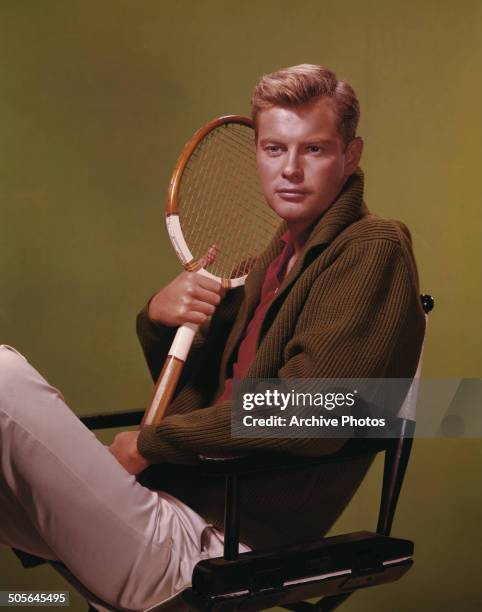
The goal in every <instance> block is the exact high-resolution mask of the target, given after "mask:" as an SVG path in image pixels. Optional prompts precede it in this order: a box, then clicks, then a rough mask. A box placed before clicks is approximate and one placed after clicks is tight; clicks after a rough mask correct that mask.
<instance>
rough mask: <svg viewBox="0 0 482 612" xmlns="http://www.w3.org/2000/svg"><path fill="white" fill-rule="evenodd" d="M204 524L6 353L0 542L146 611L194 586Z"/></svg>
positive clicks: (0, 356)
mask: <svg viewBox="0 0 482 612" xmlns="http://www.w3.org/2000/svg"><path fill="white" fill-rule="evenodd" d="M166 469H167V468H166ZM206 527H207V525H206V523H205V522H204V521H203V519H202V518H201V517H199V516H198V515H197V514H196V513H194V512H193V511H192V510H190V509H189V508H188V507H187V506H185V505H184V504H181V502H179V500H176V499H175V498H172V497H170V496H168V495H166V494H164V493H161V492H156V491H151V490H149V489H147V488H146V487H143V486H141V485H140V484H139V483H138V482H137V481H136V479H135V477H134V476H131V475H130V474H128V473H127V472H126V471H125V470H124V468H123V467H122V466H120V465H119V464H118V462H117V461H116V460H115V459H114V457H113V456H112V455H111V454H110V453H109V452H108V450H107V449H106V448H105V447H104V446H103V445H102V444H101V443H100V442H99V441H98V440H97V438H96V437H95V436H94V434H93V433H92V432H90V431H89V430H88V429H87V428H86V427H84V425H83V424H82V423H81V422H80V420H79V419H78V418H77V417H76V416H75V415H74V414H73V413H72V411H71V410H70V409H69V408H68V407H67V406H66V404H65V403H64V401H63V398H62V396H61V395H60V393H59V392H58V391H57V390H56V389H54V388H53V387H51V386H50V385H48V383H47V382H46V381H45V380H44V379H43V378H42V377H41V376H40V374H39V373H38V372H37V371H36V370H34V369H33V368H32V367H31V366H30V365H29V364H28V363H27V362H26V361H25V359H24V358H23V357H21V356H20V355H19V354H18V353H15V352H13V351H12V350H10V349H8V348H6V347H0V542H3V543H4V544H6V545H8V546H12V547H15V548H19V549H21V550H25V551H27V552H31V553H33V554H36V555H39V556H43V557H45V558H47V559H51V560H60V561H62V562H63V563H64V564H65V566H66V567H67V568H68V569H69V571H70V572H71V573H72V574H73V575H74V576H75V577H76V578H77V579H78V580H79V581H80V582H81V583H82V584H83V585H85V587H86V588H87V589H88V590H89V591H91V592H92V593H94V594H95V595H97V596H98V597H100V598H101V599H102V600H104V601H106V602H107V603H109V604H112V605H113V606H116V607H122V608H125V609H128V610H129V609H136V610H139V609H142V608H146V607H148V606H149V605H153V604H155V603H157V602H159V601H163V600H164V599H167V598H169V597H171V596H172V595H173V594H175V593H176V592H178V591H180V590H182V589H183V588H185V587H186V586H187V585H189V584H190V579H191V573H192V567H193V566H194V565H195V563H196V562H197V561H198V560H199V559H200V558H203V557H205V556H209V554H211V551H202V546H201V536H202V532H203V531H204V529H205V528H206Z"/></svg>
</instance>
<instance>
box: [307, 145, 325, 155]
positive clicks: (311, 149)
mask: <svg viewBox="0 0 482 612" xmlns="http://www.w3.org/2000/svg"><path fill="white" fill-rule="evenodd" d="M323 150H324V149H322V148H321V147H320V146H319V145H309V146H308V147H307V151H308V153H321V152H322V151H323Z"/></svg>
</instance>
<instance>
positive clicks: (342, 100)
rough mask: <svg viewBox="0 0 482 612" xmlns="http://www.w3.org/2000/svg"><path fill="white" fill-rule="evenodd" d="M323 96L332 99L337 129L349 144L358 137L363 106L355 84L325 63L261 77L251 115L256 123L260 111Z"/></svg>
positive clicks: (301, 66) (300, 104)
mask: <svg viewBox="0 0 482 612" xmlns="http://www.w3.org/2000/svg"><path fill="white" fill-rule="evenodd" d="M322 97H324V98H330V99H331V101H332V104H333V110H334V111H335V113H336V114H337V116H338V132H339V134H340V136H341V138H342V140H343V142H344V143H345V145H347V144H348V143H349V142H351V141H352V140H353V139H354V138H355V136H356V129H357V126H358V120H359V118H360V105H359V103H358V99H357V97H356V93H355V91H354V90H353V87H352V86H351V85H349V84H348V83H346V82H345V81H339V80H338V79H337V78H336V74H335V73H334V72H332V71H331V70H329V69H328V68H324V67H323V66H317V65H316V64H299V65H298V66H291V67H290V68H283V69H282V70H277V71H276V72H272V73H271V74H265V75H264V76H262V77H261V79H260V81H259V83H258V84H257V85H256V87H255V89H254V92H253V95H252V98H251V116H252V118H253V121H254V123H255V125H256V117H257V115H258V113H259V112H260V111H261V110H264V109H267V108H271V107H273V106H282V107H287V108H292V107H296V106H303V105H305V104H311V103H313V102H315V101H316V99H317V98H322Z"/></svg>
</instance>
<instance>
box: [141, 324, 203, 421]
mask: <svg viewBox="0 0 482 612" xmlns="http://www.w3.org/2000/svg"><path fill="white" fill-rule="evenodd" d="M198 327H199V325H195V324H194V323H186V324H185V325H181V327H180V328H179V329H178V330H177V332H176V336H175V338H174V341H173V343H172V345H171V348H170V349H169V353H168V355H167V359H166V361H165V362H164V366H163V368H162V371H161V373H160V375H159V378H158V379H157V383H156V386H155V387H154V392H153V394H152V399H151V401H150V404H149V407H148V408H147V410H146V412H145V413H144V418H143V419H142V423H141V429H143V428H144V427H147V425H157V424H158V423H159V422H160V421H161V420H162V418H163V416H164V414H165V412H166V410H167V407H168V406H169V404H170V402H171V399H172V396H173V393H174V391H175V389H176V387H177V383H178V381H179V377H180V376H181V372H182V369H183V367H184V364H185V362H186V359H187V355H188V353H189V349H190V348H191V345H192V341H193V340H194V336H195V335H196V332H197V330H198Z"/></svg>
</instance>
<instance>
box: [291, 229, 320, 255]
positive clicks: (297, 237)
mask: <svg viewBox="0 0 482 612" xmlns="http://www.w3.org/2000/svg"><path fill="white" fill-rule="evenodd" d="M313 225H314V223H312V224H310V225H308V226H300V225H296V224H290V223H287V226H288V230H289V232H290V238H291V241H292V243H293V248H294V251H295V253H294V254H295V258H297V257H298V255H299V254H300V253H301V251H302V250H303V247H304V246H305V243H306V241H307V240H308V237H309V235H310V233H311V231H312V229H313Z"/></svg>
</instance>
